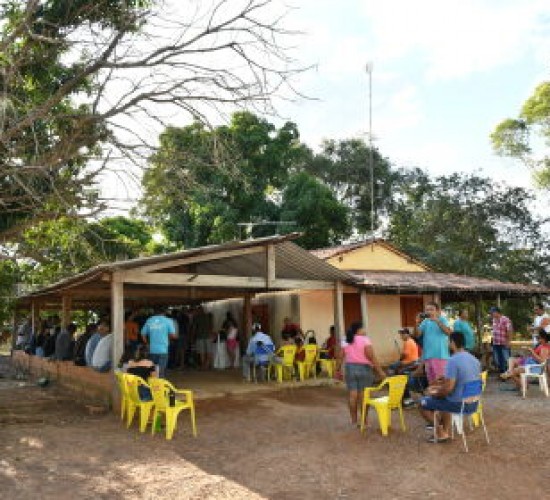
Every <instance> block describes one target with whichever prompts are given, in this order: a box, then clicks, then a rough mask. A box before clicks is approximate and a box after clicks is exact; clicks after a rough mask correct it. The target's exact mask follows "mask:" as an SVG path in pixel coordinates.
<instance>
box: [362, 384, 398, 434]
mask: <svg viewBox="0 0 550 500" xmlns="http://www.w3.org/2000/svg"><path fill="white" fill-rule="evenodd" d="M407 378H408V377H407V375H395V376H393V377H387V378H385V379H384V380H383V381H382V383H381V384H380V385H379V386H378V387H367V388H365V390H364V392H363V405H362V406H363V408H362V411H361V432H364V431H365V423H366V417H367V406H373V407H374V409H375V410H376V413H377V415H378V423H379V425H380V430H381V431H382V434H383V435H384V436H387V435H388V429H389V427H390V425H391V411H392V410H399V418H400V421H401V430H403V431H406V430H407V428H406V427H405V418H404V416H403V407H402V405H401V402H402V400H403V394H404V393H405V387H406V386H407ZM386 385H387V386H388V395H387V396H381V397H378V398H371V392H373V391H380V390H381V389H383V388H384V387H385V386H386Z"/></svg>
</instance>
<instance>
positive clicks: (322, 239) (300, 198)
mask: <svg viewBox="0 0 550 500" xmlns="http://www.w3.org/2000/svg"><path fill="white" fill-rule="evenodd" d="M281 219H282V220H287V221H294V222H296V229H297V230H298V231H301V232H303V235H302V236H301V237H300V239H299V240H298V241H297V243H298V244H300V245H301V246H303V247H304V248H308V249H315V248H321V247H325V246H328V245H334V244H340V243H341V242H342V240H343V239H345V238H346V237H347V236H349V234H350V229H351V228H350V222H349V210H348V208H347V207H346V206H345V205H343V204H342V203H340V202H339V201H338V200H337V199H336V196H335V194H334V193H333V192H332V191H331V190H330V188H328V187H327V186H325V185H324V184H322V183H321V182H320V181H319V180H317V179H316V178H315V177H313V176H311V175H309V174H308V173H306V172H301V173H298V174H295V175H293V176H292V177H291V178H290V179H289V181H288V184H287V186H286V188H285V190H284V193H283V203H282V206H281Z"/></svg>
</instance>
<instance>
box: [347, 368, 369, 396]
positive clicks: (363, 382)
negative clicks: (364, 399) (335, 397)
mask: <svg viewBox="0 0 550 500" xmlns="http://www.w3.org/2000/svg"><path fill="white" fill-rule="evenodd" d="M345 370H346V371H345V373H346V386H347V388H348V391H362V390H363V389H364V388H365V387H372V385H373V383H374V373H373V372H372V366H370V365H360V364H356V363H346V369H345Z"/></svg>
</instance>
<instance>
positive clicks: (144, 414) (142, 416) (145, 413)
mask: <svg viewBox="0 0 550 500" xmlns="http://www.w3.org/2000/svg"><path fill="white" fill-rule="evenodd" d="M151 410H152V406H151V405H147V406H142V407H141V409H140V413H139V431H140V432H145V429H147V424H148V423H149V415H151Z"/></svg>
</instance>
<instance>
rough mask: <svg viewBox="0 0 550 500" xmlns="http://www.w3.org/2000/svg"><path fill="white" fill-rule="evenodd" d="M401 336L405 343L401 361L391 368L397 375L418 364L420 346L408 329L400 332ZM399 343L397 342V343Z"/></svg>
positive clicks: (393, 364)
mask: <svg viewBox="0 0 550 500" xmlns="http://www.w3.org/2000/svg"><path fill="white" fill-rule="evenodd" d="M399 336H400V337H401V340H402V341H403V346H402V348H401V357H400V358H399V361H397V362H395V363H392V364H391V366H390V368H392V369H393V370H395V373H401V372H403V371H404V370H407V369H411V368H413V367H414V365H416V364H417V362H418V358H419V355H418V345H417V344H416V342H415V341H414V340H413V338H412V337H411V332H410V331H409V329H408V328H402V329H401V330H399ZM396 343H397V342H396Z"/></svg>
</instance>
